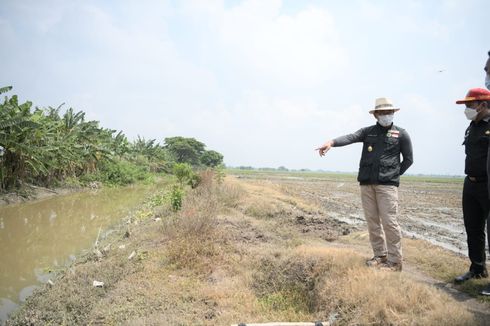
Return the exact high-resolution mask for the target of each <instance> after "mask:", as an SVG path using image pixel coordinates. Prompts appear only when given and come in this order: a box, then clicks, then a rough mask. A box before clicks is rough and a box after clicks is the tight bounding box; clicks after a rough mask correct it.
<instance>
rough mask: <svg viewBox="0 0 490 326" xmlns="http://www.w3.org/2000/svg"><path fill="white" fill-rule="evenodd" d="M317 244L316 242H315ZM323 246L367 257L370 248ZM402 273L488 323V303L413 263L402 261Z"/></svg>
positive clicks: (489, 321) (489, 317)
mask: <svg viewBox="0 0 490 326" xmlns="http://www.w3.org/2000/svg"><path fill="white" fill-rule="evenodd" d="M316 244H317V245H318V243H316ZM323 245H324V246H327V247H335V248H344V249H351V250H353V251H355V252H358V253H361V254H363V255H365V256H366V257H368V256H369V255H371V250H370V248H368V247H366V246H362V245H355V244H346V243H341V242H330V243H327V244H325V243H323ZM402 273H403V274H404V275H406V276H408V277H410V278H411V279H413V280H415V281H417V282H420V283H425V284H427V285H430V286H433V287H435V288H438V289H439V290H441V291H443V292H444V293H446V294H448V295H449V296H451V297H452V298H453V299H455V300H456V301H458V302H460V303H461V304H463V305H465V307H466V308H467V309H468V311H470V312H471V313H473V314H474V315H475V316H476V317H477V319H478V320H479V322H480V325H490V305H489V304H485V303H482V302H480V301H478V300H477V299H475V298H473V297H471V296H470V295H468V294H466V293H464V292H461V291H458V290H457V289H455V288H454V286H453V284H451V283H446V282H443V281H441V280H437V279H435V278H433V277H431V276H429V275H427V274H425V273H424V272H422V271H420V270H419V269H418V268H417V267H416V266H415V265H413V264H410V263H406V262H405V263H404V264H403V272H402Z"/></svg>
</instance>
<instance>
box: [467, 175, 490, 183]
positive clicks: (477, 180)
mask: <svg viewBox="0 0 490 326" xmlns="http://www.w3.org/2000/svg"><path fill="white" fill-rule="evenodd" d="M468 179H469V180H470V181H471V182H487V181H488V177H486V176H484V177H471V176H468Z"/></svg>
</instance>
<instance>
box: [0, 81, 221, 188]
mask: <svg viewBox="0 0 490 326" xmlns="http://www.w3.org/2000/svg"><path fill="white" fill-rule="evenodd" d="M11 90H12V87H11V86H8V87H3V88H0V94H3V93H7V92H9V91H11ZM62 106H63V105H60V106H59V107H57V108H53V107H48V108H38V107H33V105H32V102H30V101H27V102H25V103H22V104H20V103H19V100H18V97H17V95H13V96H11V97H8V96H5V99H4V101H3V103H0V192H5V191H12V190H15V189H19V188H21V187H23V186H24V185H37V186H43V187H51V186H56V185H59V184H63V183H66V182H76V183H81V184H84V183H88V182H92V181H100V182H105V183H111V184H128V183H132V182H134V181H136V180H143V179H145V178H148V176H149V175H151V173H152V172H165V173H171V172H172V169H173V167H174V165H175V164H176V163H180V164H188V165H190V166H192V167H197V168H199V167H217V166H220V165H222V164H223V155H221V154H220V153H218V152H216V151H213V150H206V145H205V144H204V143H202V142H200V141H197V140H196V139H194V138H185V137H168V138H165V139H164V142H163V144H159V143H158V142H157V141H156V140H155V139H151V140H146V139H145V138H142V137H139V136H138V138H137V139H136V140H134V141H129V140H128V138H127V137H126V136H125V135H124V134H123V133H122V131H119V132H117V131H116V130H112V129H108V128H103V127H101V126H100V125H99V122H98V121H87V120H86V118H85V113H84V112H83V111H78V112H76V111H74V110H73V108H69V109H67V110H66V111H65V112H64V113H62V111H61V109H62Z"/></svg>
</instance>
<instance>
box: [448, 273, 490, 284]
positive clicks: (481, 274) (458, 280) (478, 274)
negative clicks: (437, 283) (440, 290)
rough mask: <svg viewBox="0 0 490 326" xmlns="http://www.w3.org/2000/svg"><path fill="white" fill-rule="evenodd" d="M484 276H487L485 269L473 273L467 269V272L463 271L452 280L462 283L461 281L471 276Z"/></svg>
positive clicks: (469, 278)
mask: <svg viewBox="0 0 490 326" xmlns="http://www.w3.org/2000/svg"><path fill="white" fill-rule="evenodd" d="M485 277H488V272H487V271H486V270H484V271H483V272H481V273H475V272H472V271H469V272H466V273H464V274H463V275H460V276H458V277H456V278H455V279H454V282H456V283H463V282H466V281H468V280H471V279H472V278H485Z"/></svg>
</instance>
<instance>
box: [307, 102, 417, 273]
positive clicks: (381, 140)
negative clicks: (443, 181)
mask: <svg viewBox="0 0 490 326" xmlns="http://www.w3.org/2000/svg"><path fill="white" fill-rule="evenodd" d="M399 110H400V109H398V108H395V107H394V106H393V103H392V102H391V101H390V100H389V99H387V98H384V97H382V98H378V99H376V102H375V105H374V108H373V109H372V110H371V111H369V113H370V114H373V116H374V118H375V119H376V120H377V123H376V124H375V125H373V126H369V127H365V128H362V129H360V130H358V131H356V132H355V133H353V134H349V135H345V136H341V137H338V138H335V139H333V140H329V141H327V142H326V143H325V144H324V145H323V146H321V147H319V148H317V149H316V150H318V152H319V153H320V156H324V155H325V153H326V152H327V151H328V150H330V148H332V147H341V146H345V145H349V144H352V143H359V142H362V143H363V144H364V145H363V148H362V155H361V161H360V163H359V174H358V176H357V180H358V181H359V183H360V186H361V200H362V207H363V210H364V216H365V218H366V222H367V225H368V231H369V240H370V242H371V246H372V248H373V253H374V257H373V258H371V259H369V260H367V261H366V264H367V265H368V266H371V267H380V268H382V269H388V270H393V271H401V270H402V260H403V257H402V247H401V237H402V235H401V229H400V226H399V224H398V186H399V185H400V175H402V174H403V173H405V171H406V170H407V169H408V168H409V167H410V165H412V163H413V154H412V143H411V141H410V137H409V135H408V133H407V132H406V131H405V130H404V129H402V128H400V127H398V126H395V125H394V124H393V116H394V113H395V112H397V111H399ZM400 154H401V156H402V157H403V160H400Z"/></svg>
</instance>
